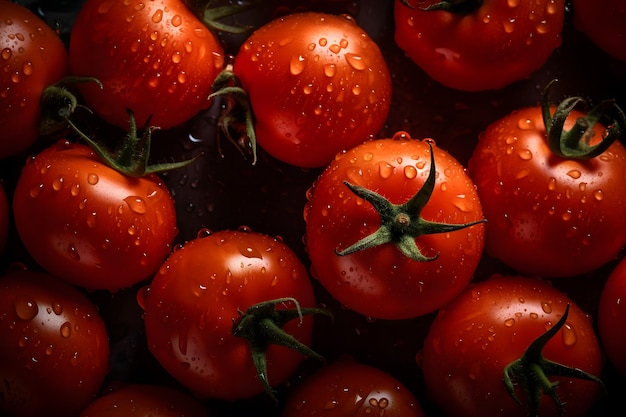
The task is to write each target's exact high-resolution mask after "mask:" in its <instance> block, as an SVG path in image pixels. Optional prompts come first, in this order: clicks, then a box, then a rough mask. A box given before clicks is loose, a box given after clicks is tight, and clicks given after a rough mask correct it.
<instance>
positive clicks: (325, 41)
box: [317, 38, 328, 46]
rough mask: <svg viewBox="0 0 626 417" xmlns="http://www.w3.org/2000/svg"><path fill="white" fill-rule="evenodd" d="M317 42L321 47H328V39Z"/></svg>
mask: <svg viewBox="0 0 626 417" xmlns="http://www.w3.org/2000/svg"><path fill="white" fill-rule="evenodd" d="M317 42H318V43H319V44H320V46H326V45H328V39H326V38H320V40H319V41H317Z"/></svg>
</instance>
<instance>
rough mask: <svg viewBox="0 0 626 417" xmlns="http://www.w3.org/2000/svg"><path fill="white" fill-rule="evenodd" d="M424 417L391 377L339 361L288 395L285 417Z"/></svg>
mask: <svg viewBox="0 0 626 417" xmlns="http://www.w3.org/2000/svg"><path fill="white" fill-rule="evenodd" d="M305 415H306V416H308V417H316V416H326V417H344V416H368V415H371V416H381V415H384V416H385V417H423V416H424V411H423V409H422V406H421V405H420V403H419V402H418V401H417V399H416V398H415V396H414V395H413V394H412V393H411V391H409V390H408V389H407V388H406V387H405V386H404V385H403V384H402V383H401V382H400V381H398V380H397V379H396V378H394V377H393V376H392V375H391V374H389V373H387V372H385V371H383V370H381V369H378V368H375V367H373V366H369V365H365V364H360V363H357V362H354V361H353V360H352V359H351V358H349V357H344V358H340V359H339V360H337V361H335V362H333V363H332V364H330V365H327V366H325V367H324V368H322V369H321V370H319V371H317V372H315V373H314V374H312V375H310V376H307V377H306V378H305V379H304V380H303V381H302V382H301V383H300V385H297V386H296V387H295V389H294V390H293V391H292V392H290V393H288V397H287V402H286V403H285V406H284V408H283V411H282V414H281V416H282V417H301V416H305Z"/></svg>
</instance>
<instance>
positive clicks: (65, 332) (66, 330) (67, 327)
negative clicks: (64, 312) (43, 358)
mask: <svg viewBox="0 0 626 417" xmlns="http://www.w3.org/2000/svg"><path fill="white" fill-rule="evenodd" d="M60 332H61V336H63V337H65V338H68V337H70V336H71V335H72V324H71V323H70V322H69V321H66V322H65V323H63V324H62V325H61V328H60Z"/></svg>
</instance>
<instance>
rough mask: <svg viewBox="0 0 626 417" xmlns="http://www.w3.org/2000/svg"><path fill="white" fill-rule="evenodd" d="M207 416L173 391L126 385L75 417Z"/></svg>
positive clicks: (199, 405)
mask: <svg viewBox="0 0 626 417" xmlns="http://www.w3.org/2000/svg"><path fill="white" fill-rule="evenodd" d="M120 416H124V417H150V416H159V417H181V416H185V417H209V412H208V411H207V409H206V408H205V407H204V405H203V404H202V403H201V402H200V401H199V400H198V399H196V398H194V397H192V396H191V395H189V394H187V393H184V392H182V391H179V390H177V389H174V388H171V387H167V386H159V385H146V384H130V385H125V386H122V387H118V388H113V389H112V390H111V392H105V393H104V394H103V395H101V396H100V397H98V398H97V399H95V400H94V401H93V402H92V403H91V404H89V406H87V408H85V409H84V410H83V411H82V412H81V413H80V416H79V417H120Z"/></svg>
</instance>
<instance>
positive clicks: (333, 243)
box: [304, 132, 484, 319]
mask: <svg viewBox="0 0 626 417" xmlns="http://www.w3.org/2000/svg"><path fill="white" fill-rule="evenodd" d="M433 143H434V142H433V141H432V140H431V139H427V140H416V139H411V138H410V137H409V135H408V134H407V133H406V132H398V133H396V134H395V135H394V137H392V138H386V139H379V140H373V141H369V142H365V143H363V144H361V145H359V146H356V147H354V148H352V149H351V150H349V151H346V152H344V153H341V154H339V155H338V156H337V158H336V159H335V160H334V161H333V162H332V163H331V164H330V165H329V166H328V167H327V168H326V169H325V170H324V171H323V172H322V173H321V174H320V176H319V178H318V179H317V180H316V181H315V183H314V185H313V187H312V188H311V190H309V193H308V198H309V201H308V202H307V205H306V207H305V210H304V217H305V219H306V247H307V252H308V255H309V257H310V260H311V265H312V274H313V276H314V277H316V278H317V279H318V280H319V281H320V282H321V284H322V285H323V286H324V287H325V288H326V289H327V290H328V292H329V293H330V294H332V296H333V297H334V298H336V299H337V300H338V301H339V302H341V303H342V304H344V305H345V306H346V307H348V308H350V309H353V310H355V311H357V312H359V313H361V314H364V315H366V316H369V317H373V318H384V319H404V318H411V317H416V316H419V315H423V314H426V313H429V312H432V311H434V310H436V309H437V308H439V307H441V306H442V305H443V304H445V303H447V302H448V301H450V300H451V299H452V298H454V297H455V296H456V295H457V294H458V293H459V292H461V290H462V289H463V288H464V287H465V286H466V285H467V284H468V282H469V281H470V280H471V278H472V276H473V274H474V271H475V270H476V267H477V265H478V261H479V260H480V257H481V255H482V251H483V244H484V226H483V225H482V224H476V223H478V222H480V221H481V219H482V209H481V203H480V201H479V199H478V195H477V194H476V190H475V188H474V184H473V183H472V180H471V179H470V178H469V175H468V174H467V172H466V170H465V168H464V167H463V166H462V165H461V164H460V163H459V162H458V161H457V160H456V159H454V158H453V157H452V156H451V155H450V154H448V153H447V152H446V151H445V150H443V149H441V148H438V147H436V146H434V145H433ZM429 144H430V145H429ZM431 147H432V150H431ZM431 158H434V162H433V161H431ZM435 165H436V167H435ZM427 180H430V182H427ZM345 182H348V183H350V184H352V185H353V186H360V187H364V188H365V190H371V191H375V192H376V193H378V195H379V196H380V197H381V198H380V200H383V204H381V202H380V201H378V202H377V204H378V205H374V204H372V202H371V201H369V200H366V199H365V196H364V195H363V194H357V195H355V194H354V193H353V192H352V191H351V189H349V188H348V186H347V184H345ZM418 190H420V191H419V193H418ZM426 190H430V191H426ZM428 192H430V193H431V194H430V196H429V195H428ZM416 195H417V200H415V198H414V196H416ZM393 205H396V206H393ZM379 206H382V207H379ZM431 222H434V223H436V224H435V225H432V223H431ZM437 223H441V224H439V225H437ZM467 226H471V227H467ZM461 228H463V230H459V229H461ZM377 235H378V236H377ZM381 235H382V236H381ZM380 237H386V238H387V239H380V240H379V241H376V240H375V239H377V238H380ZM364 238H366V239H365V240H368V239H371V238H373V239H371V240H370V241H369V243H375V245H369V246H368V245H365V246H364V247H361V248H359V249H358V250H356V251H347V249H349V248H355V246H354V245H355V244H358V243H362V242H364V240H363V239H364ZM342 251H343V252H344V253H343V254H342V253H341V252H342ZM345 252H347V253H345ZM415 252H417V253H415Z"/></svg>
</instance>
